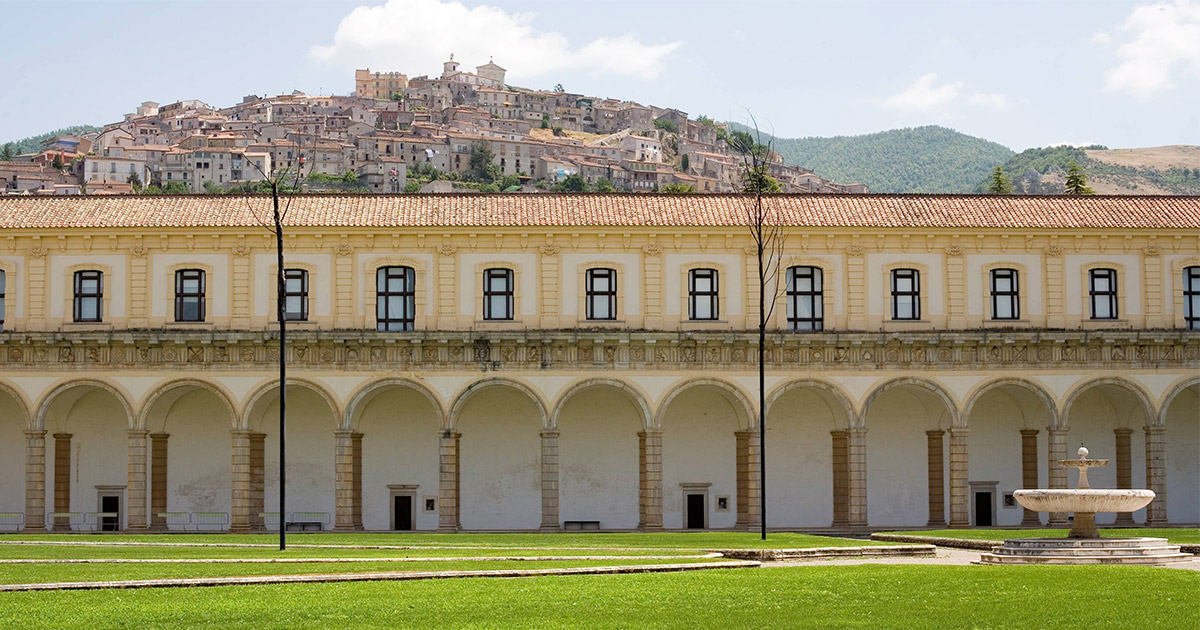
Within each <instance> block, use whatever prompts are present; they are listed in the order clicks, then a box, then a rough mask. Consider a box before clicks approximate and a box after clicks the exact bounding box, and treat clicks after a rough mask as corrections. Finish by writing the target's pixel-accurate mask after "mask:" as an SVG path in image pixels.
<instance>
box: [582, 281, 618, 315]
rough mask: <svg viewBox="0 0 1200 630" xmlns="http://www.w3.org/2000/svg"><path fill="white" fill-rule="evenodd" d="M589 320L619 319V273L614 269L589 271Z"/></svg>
mask: <svg viewBox="0 0 1200 630" xmlns="http://www.w3.org/2000/svg"><path fill="white" fill-rule="evenodd" d="M587 318H588V319H607V320H614V319H616V318H617V272H616V270H614V269H588V270H587Z"/></svg>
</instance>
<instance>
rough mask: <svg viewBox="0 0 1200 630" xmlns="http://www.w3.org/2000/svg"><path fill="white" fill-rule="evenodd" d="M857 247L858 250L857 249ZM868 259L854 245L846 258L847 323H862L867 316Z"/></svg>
mask: <svg viewBox="0 0 1200 630" xmlns="http://www.w3.org/2000/svg"><path fill="white" fill-rule="evenodd" d="M856 247H857V249H856ZM865 262H866V257H865V256H863V253H862V247H861V246H856V245H853V246H851V248H850V252H849V254H848V255H847V256H846V280H847V285H846V286H847V289H846V321H848V322H861V321H864V318H866V316H867V285H866V278H865V275H864V272H863V267H864V265H865Z"/></svg>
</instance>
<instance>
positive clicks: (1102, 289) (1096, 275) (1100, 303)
mask: <svg viewBox="0 0 1200 630" xmlns="http://www.w3.org/2000/svg"><path fill="white" fill-rule="evenodd" d="M1088 296H1089V297H1090V298H1091V301H1092V319H1116V318H1117V270H1116V269H1092V270H1091V271H1088Z"/></svg>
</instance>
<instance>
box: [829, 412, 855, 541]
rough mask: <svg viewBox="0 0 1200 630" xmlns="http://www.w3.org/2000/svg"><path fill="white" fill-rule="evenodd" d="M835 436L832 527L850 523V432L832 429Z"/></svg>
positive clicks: (831, 432)
mask: <svg viewBox="0 0 1200 630" xmlns="http://www.w3.org/2000/svg"><path fill="white" fill-rule="evenodd" d="M829 435H830V436H832V437H833V522H832V523H831V524H830V526H831V527H837V528H842V527H847V526H849V525H850V432H849V431H847V430H845V429H839V430H837V431H830V432H829Z"/></svg>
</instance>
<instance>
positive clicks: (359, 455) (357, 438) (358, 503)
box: [350, 433, 417, 531]
mask: <svg viewBox="0 0 1200 630" xmlns="http://www.w3.org/2000/svg"><path fill="white" fill-rule="evenodd" d="M362 438H363V436H362V434H361V433H355V434H354V435H352V436H350V443H351V446H352V448H353V451H354V490H353V495H352V496H353V497H354V512H353V520H354V529H355V530H356V531H361V530H362V528H363V505H362V496H363V494H362V480H363V450H362ZM416 500H417V497H413V501H414V502H415V501H416Z"/></svg>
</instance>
